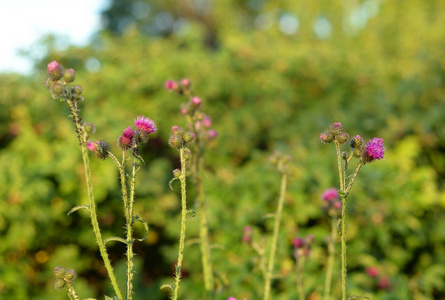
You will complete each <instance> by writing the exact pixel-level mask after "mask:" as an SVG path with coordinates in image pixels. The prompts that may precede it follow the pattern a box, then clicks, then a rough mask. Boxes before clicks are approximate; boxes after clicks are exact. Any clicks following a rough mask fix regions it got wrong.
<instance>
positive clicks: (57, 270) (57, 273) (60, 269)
mask: <svg viewBox="0 0 445 300" xmlns="http://www.w3.org/2000/svg"><path fill="white" fill-rule="evenodd" d="M53 272H54V276H55V277H56V279H57V278H63V276H64V275H65V272H66V269H65V268H64V267H55V268H54V271H53Z"/></svg>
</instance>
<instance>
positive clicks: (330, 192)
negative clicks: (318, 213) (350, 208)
mask: <svg viewBox="0 0 445 300" xmlns="http://www.w3.org/2000/svg"><path fill="white" fill-rule="evenodd" d="M321 199H323V200H324V201H326V202H331V201H332V200H336V199H338V192H337V189H336V188H329V189H327V190H325V191H324V192H323V195H321Z"/></svg>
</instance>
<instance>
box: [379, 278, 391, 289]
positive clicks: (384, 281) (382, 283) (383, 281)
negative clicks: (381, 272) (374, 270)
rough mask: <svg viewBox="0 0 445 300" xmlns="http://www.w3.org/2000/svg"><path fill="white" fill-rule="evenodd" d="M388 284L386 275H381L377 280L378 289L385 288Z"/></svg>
mask: <svg viewBox="0 0 445 300" xmlns="http://www.w3.org/2000/svg"><path fill="white" fill-rule="evenodd" d="M389 286H390V281H389V278H388V277H387V276H383V277H382V278H380V280H379V289H381V290H387V289H388V288H389Z"/></svg>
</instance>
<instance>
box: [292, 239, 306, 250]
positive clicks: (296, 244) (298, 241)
mask: <svg viewBox="0 0 445 300" xmlns="http://www.w3.org/2000/svg"><path fill="white" fill-rule="evenodd" d="M293 244H294V248H295V249H299V248H303V247H304V239H302V238H299V237H297V238H294V242H293Z"/></svg>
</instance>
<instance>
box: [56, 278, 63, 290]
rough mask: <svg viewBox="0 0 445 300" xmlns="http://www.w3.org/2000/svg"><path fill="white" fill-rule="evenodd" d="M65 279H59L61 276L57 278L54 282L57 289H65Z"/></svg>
mask: <svg viewBox="0 0 445 300" xmlns="http://www.w3.org/2000/svg"><path fill="white" fill-rule="evenodd" d="M65 284H66V283H65V280H63V279H61V278H60V279H59V278H56V281H55V282H54V288H55V289H56V290H60V289H63V288H64V287H65Z"/></svg>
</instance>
